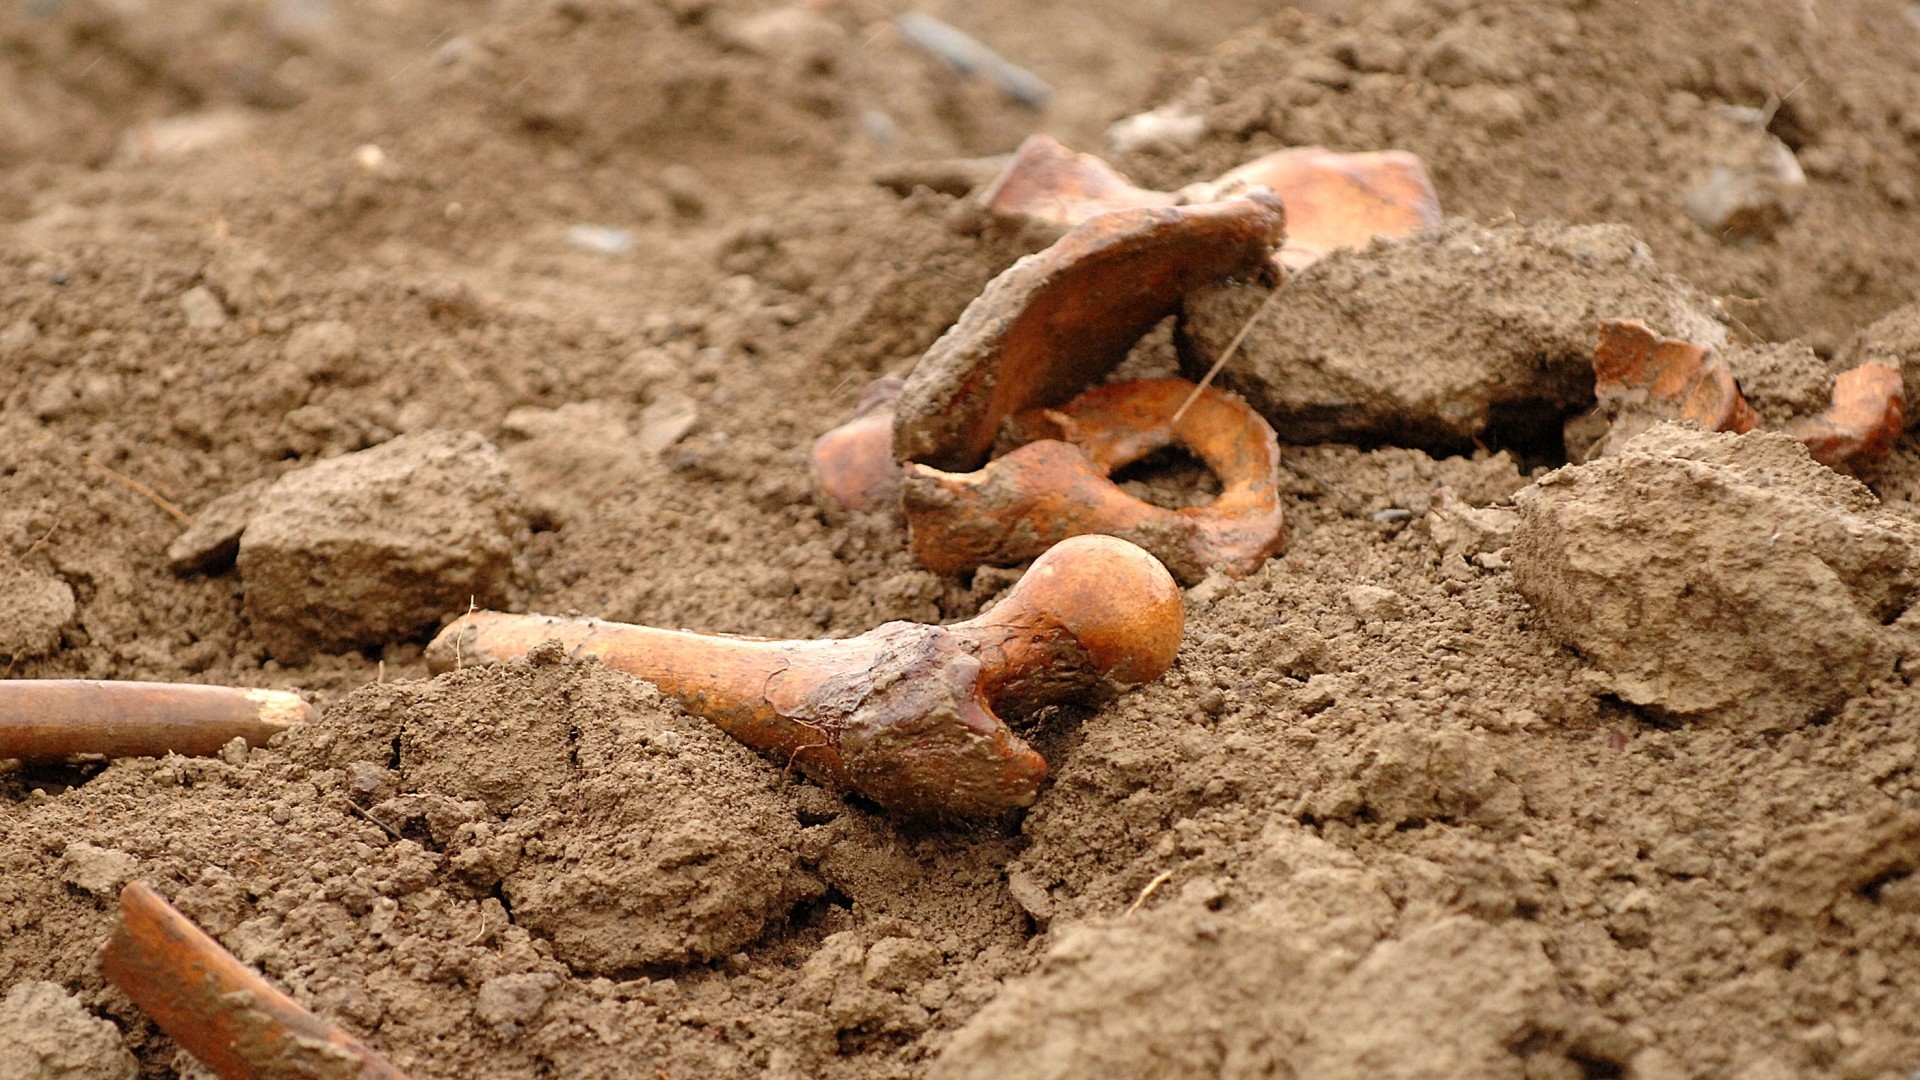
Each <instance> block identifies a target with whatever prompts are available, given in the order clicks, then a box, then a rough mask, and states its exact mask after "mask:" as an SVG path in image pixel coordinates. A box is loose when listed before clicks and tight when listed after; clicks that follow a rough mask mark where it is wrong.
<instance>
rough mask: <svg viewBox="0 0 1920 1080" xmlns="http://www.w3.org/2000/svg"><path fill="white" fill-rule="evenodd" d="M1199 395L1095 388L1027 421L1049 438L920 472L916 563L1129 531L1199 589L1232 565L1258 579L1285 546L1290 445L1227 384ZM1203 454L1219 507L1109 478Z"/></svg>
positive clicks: (915, 490) (910, 483) (914, 478)
mask: <svg viewBox="0 0 1920 1080" xmlns="http://www.w3.org/2000/svg"><path fill="white" fill-rule="evenodd" d="M1192 393H1193V384H1192V383H1190V382H1188V381H1186V380H1185V379H1144V380H1139V381H1135V382H1125V383H1115V384H1112V385H1109V386H1100V387H1095V388H1094V389H1092V390H1089V391H1087V392H1086V393H1084V394H1082V395H1080V396H1079V397H1077V398H1075V399H1073V400H1072V401H1071V402H1069V403H1067V404H1066V405H1064V406H1062V407H1061V408H1060V409H1058V410H1054V409H1042V410H1036V411H1034V412H1033V413H1028V414H1025V415H1023V416H1022V417H1021V418H1020V419H1019V420H1018V421H1016V426H1017V427H1022V428H1024V429H1026V432H1027V433H1028V434H1029V435H1031V436H1033V437H1034V438H1035V439H1036V440H1037V441H1033V442H1029V443H1027V444H1026V445H1025V446H1022V447H1020V448H1018V449H1016V450H1014V451H1012V452H1011V453H1008V454H1006V455H1005V456H1003V457H1000V458H996V459H995V460H993V461H990V462H988V463H987V465H986V466H985V467H984V468H982V469H980V470H978V471H977V472H972V473H949V472H941V471H940V470H938V469H933V468H929V467H927V466H925V465H917V464H916V465H909V466H907V477H906V486H905V488H904V492H903V500H902V501H903V503H904V505H905V507H906V511H907V524H908V527H909V529H910V530H911V533H912V545H913V554H914V557H915V558H917V559H918V560H919V561H920V564H921V565H922V566H925V567H926V568H927V569H929V570H934V571H938V572H941V573H952V572H954V571H957V570H965V569H969V568H971V567H975V566H980V565H983V564H986V565H1006V564H1008V563H1016V562H1019V561H1021V560H1023V559H1029V558H1032V557H1033V555H1034V554H1035V553H1036V552H1039V551H1044V550H1046V549H1047V548H1048V547H1050V546H1052V545H1053V544H1056V543H1058V542H1059V541H1061V540H1062V539H1065V538H1066V537H1069V536H1078V535H1081V534H1085V533H1103V534H1105V535H1108V536H1119V537H1123V538H1125V539H1127V540H1131V541H1133V542H1134V543H1136V544H1138V545H1140V546H1141V547H1143V548H1145V549H1146V550H1148V551H1149V552H1152V553H1153V554H1154V555H1155V556H1156V557H1158V558H1159V559H1160V561H1161V562H1163V563H1165V564H1166V565H1167V568H1168V569H1169V570H1171V571H1173V574H1174V576H1175V577H1177V578H1179V579H1180V580H1182V581H1198V580H1199V579H1200V578H1202V577H1204V576H1206V573H1207V571H1208V570H1210V569H1214V568H1216V567H1217V568H1219V569H1221V570H1224V571H1226V572H1227V573H1229V574H1231V575H1233V576H1235V577H1243V576H1245V575H1247V574H1250V573H1252V572H1253V571H1254V570H1256V569H1258V568H1259V567H1260V564H1261V563H1263V562H1265V561H1266V560H1267V557H1268V556H1270V555H1272V554H1273V553H1274V552H1275V551H1278V550H1279V549H1280V546H1281V542H1282V539H1283V533H1284V522H1285V518H1284V516H1283V514H1282V511H1281V507H1280V481H1279V473H1280V446H1279V442H1278V440H1276V439H1275V437H1274V433H1273V428H1272V427H1270V426H1269V425H1268V424H1267V422H1266V421H1265V420H1263V419H1261V417H1260V415H1259V414H1258V413H1256V412H1254V411H1253V410H1252V409H1250V408H1248V407H1247V405H1246V403H1245V402H1243V401H1241V400H1240V399H1239V398H1237V397H1235V396H1233V395H1232V394H1227V393H1224V392H1222V391H1219V390H1213V389H1208V390H1204V391H1201V392H1200V394H1199V396H1198V397H1196V398H1194V401H1193V404H1192V406H1190V407H1189V408H1188V409H1187V411H1186V413H1185V414H1184V415H1182V416H1181V417H1180V419H1179V421H1178V422H1175V420H1174V414H1175V413H1176V412H1178V410H1179V409H1180V407H1181V404H1182V403H1183V402H1185V401H1186V400H1187V398H1188V396H1189V395H1190V394H1192ZM1176 445H1177V446H1183V447H1185V448H1187V449H1188V450H1191V451H1192V452H1193V453H1194V454H1195V455H1196V456H1198V457H1199V458H1200V460H1201V461H1203V462H1205V463H1206V465H1207V467H1208V468H1210V469H1211V470H1213V473H1214V475H1215V476H1217V477H1219V478H1220V483H1221V488H1222V490H1221V492H1220V495H1219V497H1218V498H1216V499H1214V500H1213V501H1212V502H1211V503H1208V504H1207V505H1205V506H1190V507H1186V508H1183V509H1180V510H1168V509H1165V508H1163V507H1158V506H1153V505H1151V504H1149V503H1145V502H1142V501H1140V500H1139V499H1136V498H1134V497H1133V496H1131V495H1128V494H1127V493H1126V492H1125V491H1122V490H1121V489H1120V488H1119V486H1118V485H1116V484H1115V483H1114V482H1113V481H1112V480H1110V479H1108V476H1109V475H1111V474H1112V473H1113V472H1114V471H1115V470H1117V469H1121V468H1125V467H1126V466H1127V465H1130V464H1132V463H1133V462H1135V461H1138V460H1140V459H1141V458H1143V457H1146V456H1147V455H1148V454H1151V453H1153V452H1154V451H1155V450H1159V449H1161V448H1163V447H1167V446H1176Z"/></svg>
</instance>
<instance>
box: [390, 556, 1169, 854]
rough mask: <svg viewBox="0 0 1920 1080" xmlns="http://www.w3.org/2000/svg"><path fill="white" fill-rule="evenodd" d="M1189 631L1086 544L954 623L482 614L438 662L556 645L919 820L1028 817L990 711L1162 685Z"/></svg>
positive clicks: (1022, 752) (1152, 590)
mask: <svg viewBox="0 0 1920 1080" xmlns="http://www.w3.org/2000/svg"><path fill="white" fill-rule="evenodd" d="M1184 625H1185V613H1184V610H1183V608H1182V607H1181V601H1180V590H1179V587H1178V586H1176V585H1175V584H1174V581H1173V578H1172V576H1171V575H1169V574H1168V573H1167V570H1166V568H1165V567H1163V566H1161V565H1160V563H1159V561H1158V560H1156V559H1155V558H1154V557H1153V556H1151V555H1149V554H1147V553H1146V552H1144V551H1142V550H1140V549H1139V548H1138V547H1135V546H1134V545H1133V544H1130V543H1128V542H1126V541H1125V540H1119V539H1116V538H1114V537H1108V536H1079V537H1074V538H1073V539H1070V540H1066V541H1064V542H1062V543H1060V544H1058V545H1056V546H1054V547H1053V548H1052V549H1051V550H1049V551H1048V552H1047V553H1046V554H1044V555H1042V556H1041V557H1040V558H1039V559H1037V560H1036V561H1035V562H1034V564H1033V566H1032V568H1031V569H1029V570H1028V571H1027V573H1026V574H1025V575H1024V576H1023V577H1021V579H1020V580H1019V581H1018V582H1017V583H1015V585H1014V587H1013V589H1012V591H1010V592H1009V593H1008V594H1007V595H1006V596H1005V597H1004V598H1002V599H1001V600H1000V602H999V603H997V604H995V605H994V606H993V607H991V608H989V609H988V610H987V611H985V612H983V613H981V614H980V615H979V616H977V617H975V618H972V619H969V620H967V621H966V622H962V623H956V624H954V625H952V626H927V625H923V624H919V623H908V622H892V623H885V624H883V625H881V626H879V627H876V628H875V629H873V630H870V631H868V632H867V633H865V634H862V635H860V636H858V637H854V638H846V639H841V640H829V641H776V640H769V639H764V638H746V637H732V636H726V635H719V634H696V633H690V632H687V631H678V630H658V629H654V628H652V627H646V626H632V625H628V624H624V623H613V622H603V621H601V620H598V619H579V618H549V617H545V616H539V615H507V614H501V613H498V612H474V613H470V614H468V615H465V616H462V617H461V618H459V619H457V620H455V621H454V622H453V623H452V624H451V625H449V626H448V627H447V628H446V629H445V630H443V631H441V633H440V635H439V636H438V637H436V638H435V639H434V640H433V643H432V644H430V645H429V646H428V647H427V664H428V667H429V668H430V669H431V670H434V671H436V672H439V671H447V670H451V669H453V668H455V667H457V666H461V665H463V664H467V663H496V662H500V661H505V660H511V659H515V658H518V657H523V656H525V655H527V653H529V652H530V651H532V650H533V649H534V648H536V647H538V646H539V645H541V644H542V643H543V642H547V641H557V642H559V643H560V645H561V646H562V647H564V648H565V649H566V650H567V652H568V653H569V654H571V655H572V656H574V657H586V656H594V657H598V658H599V659H600V660H601V661H602V662H603V663H605V664H606V665H607V666H609V667H612V668H615V669H617V670H620V671H624V672H626V673H628V674H630V675H636V676H638V677H640V678H642V679H645V680H647V681H648V682H651V683H653V684H654V685H655V686H657V687H659V688H660V691H661V692H662V693H664V694H666V695H667V696H668V697H671V698H673V699H675V700H676V701H678V702H679V703H680V704H681V705H682V706H683V707H685V708H686V709H687V711H689V712H693V713H697V714H699V715H701V716H705V717H706V718H707V719H709V720H712V721H713V722H714V723H715V724H717V725H719V727H720V728H721V730H723V731H725V732H727V733H728V734H729V735H732V736H733V737H734V738H736V739H738V740H740V741H741V742H743V743H746V744H747V745H748V746H751V747H753V748H754V749H756V750H760V751H762V752H765V753H770V754H773V755H775V756H777V757H781V758H784V759H785V760H786V761H788V762H790V763H791V764H792V765H793V766H794V767H795V768H798V769H799V770H800V771H801V772H803V773H806V774H807V775H808V776H811V777H813V778H814V779H816V780H819V781H820V782H822V783H825V784H828V785H830V786H834V787H839V788H845V789H848V790H852V791H857V792H859V793H860V794H862V795H865V796H867V797H868V798H870V799H872V800H874V801H875V802H877V803H879V804H881V805H882V806H885V807H888V808H891V809H895V810H901V811H906V812H909V813H922V814H930V815H936V816H956V817H958V816H979V815H986V814H993V813H997V812H1000V811H1003V810H1008V809H1013V808H1016V807H1022V806H1027V805H1030V804H1031V803H1032V802H1033V800H1034V798H1035V797H1036V796H1037V795H1038V794H1039V791H1040V785H1041V783H1042V781H1044V780H1045V779H1046V775H1047V763H1046V761H1045V759H1043V758H1042V757H1041V756H1040V755H1039V753H1037V752H1036V751H1035V750H1034V749H1033V748H1032V747H1030V746H1028V745H1027V744H1026V743H1025V742H1024V741H1023V740H1021V739H1020V737H1019V736H1017V735H1015V734H1014V733H1013V731H1012V730H1011V729H1010V728H1008V727H1007V725H1006V723H1005V721H1003V720H1002V719H1001V718H1000V716H999V715H998V713H997V711H996V710H999V709H1006V710H1008V711H1009V712H1011V713H1016V714H1017V713H1025V712H1030V711H1032V710H1033V709H1035V708H1038V707H1039V706H1041V705H1046V704H1050V703H1054V702H1061V701H1067V700H1072V699H1074V698H1076V697H1079V696H1082V695H1084V694H1086V693H1088V692H1089V691H1091V690H1092V689H1093V688H1094V687H1095V686H1096V685H1097V684H1098V683H1099V682H1100V681H1101V680H1102V679H1107V680H1111V681H1113V682H1116V683H1121V684H1131V683H1143V682H1151V681H1152V680H1154V679H1157V678H1159V677H1160V676H1161V675H1162V674H1164V673H1165V672H1166V670H1167V668H1168V667H1169V666H1171V665H1172V663H1173V657H1174V653H1175V652H1176V651H1177V650H1178V649H1179V647H1180V634H1181V631H1182V629H1183V628H1184Z"/></svg>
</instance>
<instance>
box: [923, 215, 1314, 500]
mask: <svg viewBox="0 0 1920 1080" xmlns="http://www.w3.org/2000/svg"><path fill="white" fill-rule="evenodd" d="M1285 225H1286V214H1285V211H1284V210H1283V209H1282V208H1281V205H1280V200H1279V199H1277V198H1276V197H1274V195H1273V194H1272V193H1270V192H1266V191H1253V192H1249V193H1248V194H1247V195H1245V196H1242V197H1239V198H1234V199H1229V200H1226V201H1224V202H1214V203H1204V204H1201V205H1197V206H1184V207H1159V208H1143V209H1133V210H1119V211H1114V212H1112V213H1106V214H1100V215H1097V216H1095V217H1093V218H1089V219H1088V220H1087V221H1086V222H1084V223H1083V224H1081V225H1079V226H1077V227H1075V228H1074V229H1073V230H1072V231H1070V232H1068V233H1067V234H1066V235H1065V236H1063V237H1061V238H1060V239H1059V240H1058V241H1057V242H1055V243H1054V244H1053V245H1052V246H1051V247H1048V248H1047V249H1046V250H1044V251H1041V252H1039V253H1037V254H1034V255H1029V256H1027V257H1026V258H1024V259H1021V260H1020V261H1019V262H1017V263H1015V264H1013V266H1012V267H1010V268H1009V269H1007V270H1006V271H1005V272H1004V273H1002V274H1001V275H1000V276H999V277H997V278H995V279H993V281H992V282H991V283H989V284H988V285H987V288H986V290H985V291H984V292H982V293H981V294H980V296H979V297H978V298H976V299H975V300H974V302H973V303H972V304H969V305H968V306H967V310H966V311H965V312H964V313H963V314H962V315H961V316H960V319H959V321H958V322H956V323H954V325H953V326H952V327H951V328H950V329H949V330H948V331H947V332H946V334H944V335H943V336H942V337H941V338H940V340H939V341H936V342H934V344H933V347H932V348H930V349H928V350H927V353H926V355H925V356H924V357H922V358H921V360H920V363H919V364H918V365H917V366H916V367H915V368H914V370H913V373H912V375H910V376H909V377H908V378H907V382H906V386H905V387H904V388H903V389H902V390H901V393H900V399H899V401H898V402H897V403H896V406H895V409H896V412H895V420H894V428H893V448H894V455H895V457H896V458H897V459H899V460H901V461H919V462H924V463H926V464H929V465H932V466H934V467H936V468H941V469H972V468H975V467H977V466H979V464H980V463H981V462H983V461H985V460H986V456H987V451H988V449H989V448H991V447H992V445H993V440H994V437H995V435H996V434H997V433H998V432H999V430H1000V423H1001V421H1003V420H1005V419H1006V418H1007V417H1009V416H1012V415H1014V414H1016V413H1019V412H1023V411H1025V410H1027V409H1030V408H1034V407H1036V406H1048V405H1057V404H1059V403H1061V402H1063V401H1065V400H1067V399H1068V398H1069V397H1072V396H1073V395H1074V394H1076V393H1078V392H1079V391H1081V390H1082V389H1084V388H1086V387H1087V386H1089V385H1092V384H1093V383H1096V382H1098V381H1099V380H1100V378H1101V377H1102V376H1104V375H1106V374H1107V373H1108V372H1109V371H1112V370H1113V369H1114V368H1115V367H1116V366H1118V365H1119V363H1120V361H1122V360H1124V359H1126V355H1127V350H1128V349H1129V348H1131V347H1132V346H1133V343H1134V342H1135V341H1138V340H1139V339H1140V336H1141V335H1142V334H1145V333H1146V332H1147V330H1148V329H1150V328H1151V327H1152V326H1153V325H1154V324H1155V323H1157V322H1159V321H1160V320H1161V319H1163V318H1165V317H1166V316H1168V315H1170V314H1172V313H1173V311H1174V309H1175V308H1176V307H1177V306H1178V305H1179V303H1180V299H1181V298H1182V297H1183V296H1185V295H1186V294H1187V293H1189V292H1192V291H1193V290H1194V289H1196V288H1198V287H1200V286H1201V285H1205V284H1208V283H1210V282H1213V281H1216V280H1219V279H1221V278H1224V277H1229V276H1232V275H1236V274H1245V275H1255V274H1260V273H1262V272H1263V269H1262V268H1263V267H1265V266H1266V265H1267V260H1268V258H1269V257H1270V256H1271V254H1272V252H1273V248H1274V245H1276V244H1277V243H1279V242H1280V238H1281V236H1282V235H1283V233H1284V231H1285Z"/></svg>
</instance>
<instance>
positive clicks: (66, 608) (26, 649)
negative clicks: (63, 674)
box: [0, 569, 79, 662]
mask: <svg viewBox="0 0 1920 1080" xmlns="http://www.w3.org/2000/svg"><path fill="white" fill-rule="evenodd" d="M78 610H79V609H78V605H77V604H75V602H74V599H73V588H72V586H70V585H68V584H67V583H66V582H65V581H62V580H60V579H59V578H56V577H48V576H46V575H44V574H35V573H31V572H29V571H26V570H20V569H14V570H11V571H9V570H0V656H4V657H6V658H7V659H8V661H9V662H12V661H16V660H33V659H37V658H39V657H42V656H47V655H50V654H51V653H53V652H54V650H56V649H58V648H59V647H60V634H61V631H63V630H65V629H66V628H67V626H68V625H70V624H71V623H72V622H73V617H74V615H75V614H76V612H77V611H78Z"/></svg>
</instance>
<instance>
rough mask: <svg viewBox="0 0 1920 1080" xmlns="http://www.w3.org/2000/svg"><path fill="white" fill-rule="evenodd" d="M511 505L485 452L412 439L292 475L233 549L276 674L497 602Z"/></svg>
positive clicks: (473, 444)
mask: <svg viewBox="0 0 1920 1080" xmlns="http://www.w3.org/2000/svg"><path fill="white" fill-rule="evenodd" d="M520 523H521V518H520V515H519V510H518V502H517V499H516V498H515V496H514V493H513V490H512V488H511V486H510V485H509V483H508V480H507V469H506V465H505V464H504V463H503V462H502V461H501V460H500V456H499V454H498V453H497V452H496V451H495V450H494V448H493V445H492V444H491V443H489V442H487V441H486V440H485V439H483V438H481V437H480V436H479V435H477V434H474V433H473V432H468V431H427V432H422V433H420V434H418V435H407V436H402V437H400V438H397V439H394V440H392V441H390V442H387V443H384V444H382V445H380V446H377V447H374V448H373V449H371V450H363V451H361V452H360V453H357V454H348V455H345V456H343V457H338V458H334V459H332V460H329V461H323V462H321V463H319V464H317V465H311V466H308V467H307V468H304V469H300V470H297V471H294V472H290V473H287V474H286V475H285V476H282V477H280V479H279V480H277V481H275V482H274V484H273V486H272V487H270V488H268V489H267V491H266V492H265V493H264V494H263V495H261V497H260V503H259V507H258V509H257V510H256V511H255V513H254V515H253V517H252V518H251V519H249V520H248V522H247V526H246V530H245V531H244V532H243V533H242V534H241V536H240V553H239V557H238V560H237V562H238V564H239V567H240V576H241V579H242V581H243V583H244V585H245V594H246V610H247V617H248V619H249V621H250V622H251V624H252V627H253V631H254V633H255V635H256V636H258V637H259V639H260V641H261V643H262V644H263V645H265V646H266V648H267V651H268V653H269V654H271V655H272V656H273V657H274V658H275V659H277V660H280V661H281V662H283V663H303V662H305V660H306V659H307V658H308V657H309V656H311V655H312V653H313V652H314V651H315V650H318V649H341V648H350V647H354V646H363V645H382V644H386V643H389V642H393V641H398V640H403V639H406V638H408V637H412V636H414V635H417V634H424V633H426V632H427V631H430V630H432V629H433V628H434V627H436V626H437V625H438V624H439V623H440V622H441V621H443V620H444V619H446V618H447V617H449V616H452V615H454V614H456V613H458V612H462V611H465V610H467V609H468V608H469V607H470V606H478V607H494V606H499V605H500V604H501V603H502V602H504V601H505V599H506V589H507V579H508V575H509V573H510V572H511V570H512V564H513V535H514V532H515V530H516V529H517V528H518V527H519V526H520Z"/></svg>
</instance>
